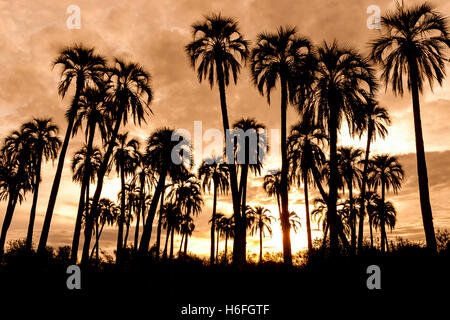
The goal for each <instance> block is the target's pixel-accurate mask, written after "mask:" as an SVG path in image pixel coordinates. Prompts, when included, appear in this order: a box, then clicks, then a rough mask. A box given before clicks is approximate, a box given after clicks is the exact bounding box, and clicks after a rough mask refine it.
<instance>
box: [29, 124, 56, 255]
mask: <svg viewBox="0 0 450 320" xmlns="http://www.w3.org/2000/svg"><path fill="white" fill-rule="evenodd" d="M23 130H24V132H26V134H27V136H28V139H29V143H30V144H31V151H32V153H31V156H32V163H31V165H32V166H33V167H34V170H33V171H34V181H33V187H32V189H33V204H32V205H31V211H30V222H29V223H28V232H27V240H26V250H27V251H30V250H31V246H32V242H33V229H34V220H35V217H36V206H37V201H38V195H39V185H40V182H41V169H42V163H43V161H48V160H50V159H51V160H54V159H56V157H57V156H58V150H59V148H60V147H61V140H60V139H59V138H58V136H57V135H58V127H57V126H56V124H54V123H53V122H52V120H51V119H39V118H34V119H33V120H32V121H30V122H27V123H25V124H24V125H23Z"/></svg>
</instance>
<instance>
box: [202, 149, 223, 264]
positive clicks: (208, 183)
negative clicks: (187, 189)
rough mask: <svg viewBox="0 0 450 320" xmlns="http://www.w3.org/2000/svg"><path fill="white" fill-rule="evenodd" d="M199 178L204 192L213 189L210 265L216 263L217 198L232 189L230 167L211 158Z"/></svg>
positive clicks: (203, 166) (218, 159)
mask: <svg viewBox="0 0 450 320" xmlns="http://www.w3.org/2000/svg"><path fill="white" fill-rule="evenodd" d="M198 178H199V179H200V180H201V181H202V188H203V191H206V190H209V191H211V189H213V211H212V218H211V250H210V263H211V264H213V263H214V252H215V248H214V245H215V241H214V235H215V232H214V226H215V221H216V210H217V196H218V193H227V192H228V189H229V187H230V184H229V182H228V178H229V170H228V166H227V165H226V164H224V163H223V162H222V159H221V158H210V159H206V160H204V161H203V162H202V164H201V165H200V167H199V168H198Z"/></svg>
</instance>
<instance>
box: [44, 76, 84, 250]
mask: <svg viewBox="0 0 450 320" xmlns="http://www.w3.org/2000/svg"><path fill="white" fill-rule="evenodd" d="M83 85H84V79H83V78H82V77H79V78H77V82H76V87H75V96H74V98H73V101H72V110H77V109H78V102H79V100H80V94H81V90H82V88H83ZM74 121H75V114H74V112H70V113H69V117H68V121H67V130H66V135H65V137H64V142H63V145H62V147H61V152H60V153H59V158H58V166H57V168H56V173H55V178H54V180H53V185H52V190H51V192H50V198H49V199H48V205H47V211H46V213H45V218H44V224H43V225H42V231H41V237H40V239H39V245H38V253H39V254H41V253H44V251H45V247H46V246H47V240H48V234H49V232H50V224H51V222H52V217H53V210H54V209H55V204H56V197H57V196H58V190H59V184H60V182H61V177H62V171H63V168H64V160H65V158H66V152H67V147H68V146H69V141H70V137H71V136H72V129H73V124H74Z"/></svg>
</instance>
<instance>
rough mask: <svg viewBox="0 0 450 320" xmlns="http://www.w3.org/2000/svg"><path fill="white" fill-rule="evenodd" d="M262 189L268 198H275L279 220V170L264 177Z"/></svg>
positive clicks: (272, 171)
mask: <svg viewBox="0 0 450 320" xmlns="http://www.w3.org/2000/svg"><path fill="white" fill-rule="evenodd" d="M263 188H264V190H265V191H266V193H267V195H268V196H269V197H273V196H276V198H277V205H278V213H279V218H280V219H281V203H280V192H281V170H279V169H278V170H270V171H269V173H268V174H266V175H265V176H264V183H263Z"/></svg>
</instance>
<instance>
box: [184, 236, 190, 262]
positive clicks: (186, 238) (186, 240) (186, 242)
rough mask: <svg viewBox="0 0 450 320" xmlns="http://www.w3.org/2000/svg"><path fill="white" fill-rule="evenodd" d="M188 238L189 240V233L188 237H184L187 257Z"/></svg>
mask: <svg viewBox="0 0 450 320" xmlns="http://www.w3.org/2000/svg"><path fill="white" fill-rule="evenodd" d="M188 240H189V235H188V234H186V237H185V238H184V256H185V257H187V248H188Z"/></svg>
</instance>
